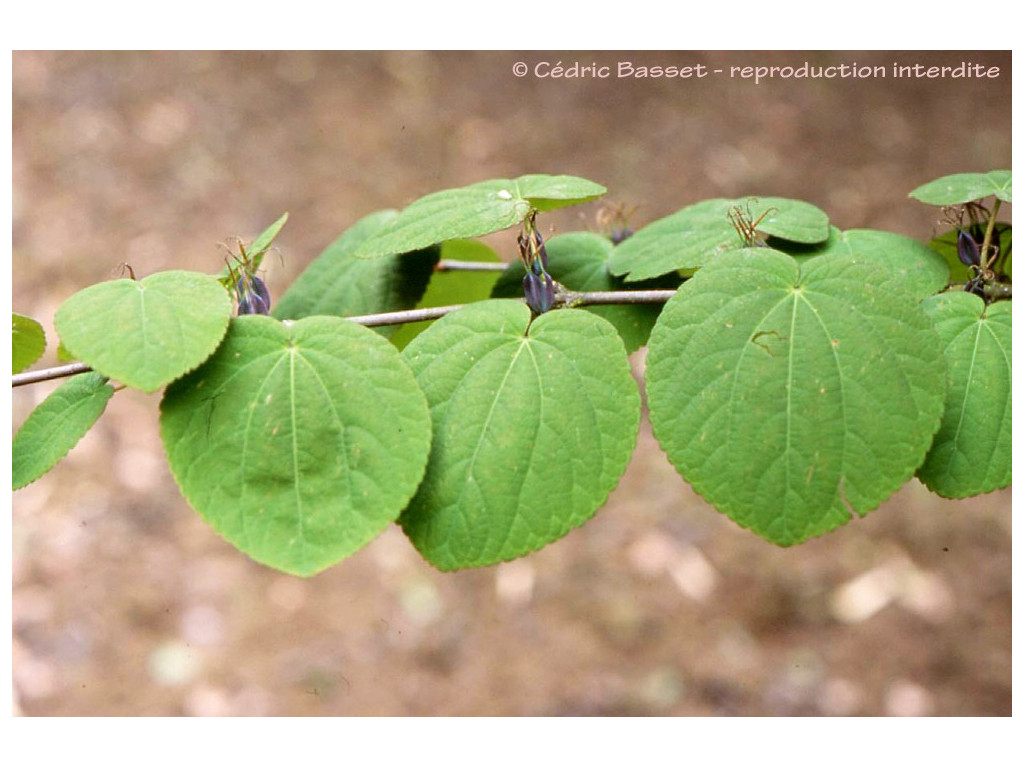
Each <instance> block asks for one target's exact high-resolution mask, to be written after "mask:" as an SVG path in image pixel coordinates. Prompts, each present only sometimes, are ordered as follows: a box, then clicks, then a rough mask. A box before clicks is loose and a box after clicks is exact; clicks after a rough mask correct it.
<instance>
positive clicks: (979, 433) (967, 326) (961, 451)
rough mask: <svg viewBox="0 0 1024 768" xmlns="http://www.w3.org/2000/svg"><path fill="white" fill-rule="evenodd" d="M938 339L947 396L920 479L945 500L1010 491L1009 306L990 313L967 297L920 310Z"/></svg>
mask: <svg viewBox="0 0 1024 768" xmlns="http://www.w3.org/2000/svg"><path fill="white" fill-rule="evenodd" d="M923 306H924V310H925V312H926V313H927V314H928V316H929V317H930V318H931V319H932V321H933V322H934V323H935V328H936V330H937V331H938V332H939V336H940V337H941V339H942V344H943V347H944V351H945V355H946V364H947V367H948V369H949V381H950V386H949V392H948V394H947V396H946V410H945V413H944V415H943V417H942V425H941V426H940V427H939V432H938V434H937V435H935V442H934V443H932V447H931V450H930V451H929V452H928V456H927V458H926V459H925V462H924V465H923V466H922V467H921V468H920V469H919V470H918V473H917V476H918V477H919V478H921V480H922V481H923V482H924V483H925V485H927V486H928V487H929V488H930V489H931V490H932V491H934V492H935V493H937V494H939V495H940V496H945V497H947V498H963V497H965V496H974V495H976V494H979V493H988V492H989V491H994V490H996V489H997V488H1003V487H1005V486H1007V485H1009V484H1010V476H1011V467H1010V458H1011V440H1010V423H1011V407H1010V404H1011V388H1010V383H1011V365H1010V357H1011V355H1010V348H1011V328H1010V325H1011V322H1010V321H1011V315H1010V307H1011V302H1008V301H1002V302H998V303H996V304H992V305H991V306H989V307H988V308H987V309H986V308H985V302H983V301H982V300H981V299H980V298H978V297H977V296H972V295H971V294H969V293H965V292H955V293H944V294H941V295H939V296H934V297H932V298H930V299H928V300H926V301H925V302H924V305H923Z"/></svg>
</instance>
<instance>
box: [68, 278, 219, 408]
mask: <svg viewBox="0 0 1024 768" xmlns="http://www.w3.org/2000/svg"><path fill="white" fill-rule="evenodd" d="M231 306H232V305H231V298H230V297H229V296H228V294H227V292H226V291H225V290H224V288H223V287H222V286H221V285H220V284H219V283H218V282H217V279H216V278H213V277H210V276H209V275H203V274H200V273H198V272H185V271H180V270H175V271H170V272H157V273H156V274H154V275H150V276H149V277H147V278H145V279H144V280H140V281H135V280H111V281H108V282H105V283H97V284H96V285H92V286H90V287H88V288H86V289H84V290H82V291H79V292H78V293H76V294H74V295H73V296H71V298H69V299H68V300H67V301H65V302H64V303H63V304H62V305H61V306H60V308H59V309H58V310H57V316H56V318H55V322H56V326H57V333H58V334H59V335H60V338H61V341H62V342H63V344H64V346H65V348H66V349H67V351H68V352H70V353H71V355H72V356H74V357H75V358H76V359H77V360H81V361H82V362H83V363H86V364H88V365H90V366H91V367H93V368H95V369H96V370H97V371H99V372H101V373H103V374H104V375H106V376H108V377H110V378H112V379H117V380H118V381H121V382H123V383H124V384H127V385H128V386H130V387H135V388H137V389H141V390H142V391H144V392H154V391H156V390H157V389H159V388H160V387H162V386H164V385H165V384H168V383H169V382H171V381H174V380H175V379H177V378H179V377H180V376H182V375H184V374H185V373H187V372H188V371H190V370H192V369H193V368H195V367H196V366H197V365H199V364H200V363H201V362H203V360H205V359H206V358H207V357H209V356H210V354H211V353H212V352H213V350H215V349H216V348H217V345H218V344H219V343H220V340H221V339H222V338H224V332H225V331H226V330H227V326H228V321H229V320H230V319H231Z"/></svg>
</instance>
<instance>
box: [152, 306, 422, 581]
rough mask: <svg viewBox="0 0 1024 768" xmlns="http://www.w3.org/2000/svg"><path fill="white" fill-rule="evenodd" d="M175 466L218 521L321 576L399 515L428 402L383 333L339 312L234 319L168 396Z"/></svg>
mask: <svg viewBox="0 0 1024 768" xmlns="http://www.w3.org/2000/svg"><path fill="white" fill-rule="evenodd" d="M160 427H161V433H162V436H163V441H164V446H165V447H166V449H167V457H168V460H169V462H170V466H171V471H172V472H173V473H174V477H175V479H176V480H177V481H178V485H179V486H180V487H181V490H182V492H183V493H184V495H185V498H186V499H188V501H189V503H190V504H191V505H192V507H193V508H194V509H196V510H197V511H198V512H199V513H200V514H201V515H202V516H203V517H204V518H205V519H206V520H207V522H209V523H210V525H211V526H213V528H214V529H215V530H216V531H218V532H219V533H220V534H221V535H222V536H223V537H224V538H225V539H227V540H228V541H230V542H231V543H232V544H234V545H235V546H236V547H238V548H239V549H240V550H242V551H243V552H245V553H246V554H247V555H249V556H250V557H252V558H253V559H254V560H257V561H259V562H261V563H264V564H266V565H269V566H271V567H272V568H277V569H279V570H282V571H285V572H286V573H292V574H296V575H299V576H308V575H311V574H313V573H316V572H317V571H320V570H322V569H324V568H326V567H328V566H330V565H333V564H334V563H337V562H339V561H340V560H342V559H344V558H345V557H347V556H348V555H350V554H352V553H353V552H355V551H356V550H358V549H359V548H361V547H362V546H363V545H365V544H366V543H367V542H369V541H370V540H371V539H372V538H373V537H375V536H376V535H377V534H379V533H380V532H381V531H382V530H383V529H384V528H385V527H386V526H387V524H388V523H389V522H391V521H393V520H395V519H396V518H397V517H398V515H399V513H400V512H401V511H402V509H403V507H404V506H405V504H406V502H407V501H408V500H409V498H410V497H411V496H412V494H413V492H414V491H415V490H416V486H417V484H418V483H419V481H420V478H421V477H422V476H423V469H424V467H425V465H426V460H427V452H428V449H429V446H430V416H429V414H428V412H427V406H426V401H425V400H424V398H423V393H422V392H420V390H419V388H418V387H417V385H416V381H415V379H414V378H413V376H412V373H411V372H410V371H409V368H408V367H407V366H406V365H405V363H403V362H402V360H401V358H400V357H399V355H398V351H397V350H395V348H394V347H392V346H391V345H390V344H389V343H388V342H387V341H386V340H385V339H384V338H383V337H381V336H380V335H378V334H376V333H373V332H372V331H370V330H369V329H367V328H364V327H362V326H360V325H357V324H356V323H353V322H351V321H348V320H343V319H341V318H337V317H310V318H306V319H304V320H298V321H296V322H294V323H291V322H285V323H281V322H278V321H277V320H274V319H273V318H270V317H266V316H260V315H247V316H244V317H238V318H235V319H234V320H233V321H232V323H231V329H230V331H229V333H228V335H227V337H226V338H225V339H224V343H223V344H221V346H220V347H219V348H218V349H217V352H216V353H215V354H214V355H213V357H211V358H210V359H209V360H208V361H207V362H206V363H205V364H203V366H202V367H200V368H199V369H197V370H196V371H194V372H193V373H191V374H190V375H189V376H187V377H185V378H184V379H181V380H180V381H177V382H175V383H174V384H172V385H171V386H170V387H168V388H167V391H166V393H165V395H164V399H163V403H162V404H161V417H160Z"/></svg>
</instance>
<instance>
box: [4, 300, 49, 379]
mask: <svg viewBox="0 0 1024 768" xmlns="http://www.w3.org/2000/svg"><path fill="white" fill-rule="evenodd" d="M11 318H12V319H13V336H12V338H11V363H12V367H13V369H14V373H21V372H22V371H24V370H25V369H26V368H28V367H29V366H30V365H32V363H34V362H35V361H36V360H38V359H39V358H40V357H42V355H43V351H44V350H45V349H46V332H45V331H43V326H41V325H40V324H39V322H38V321H36V320H33V319H32V318H31V317H26V316H25V315H19V314H16V313H14V312H12V313H11Z"/></svg>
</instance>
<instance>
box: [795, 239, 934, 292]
mask: <svg viewBox="0 0 1024 768" xmlns="http://www.w3.org/2000/svg"><path fill="white" fill-rule="evenodd" d="M780 250H785V249H784V248H780ZM791 255H794V256H796V254H791ZM825 256H844V257H846V258H848V259H850V260H852V261H857V262H862V263H864V264H869V265H872V266H873V267H874V268H875V278H874V281H875V282H876V283H879V284H881V283H882V282H883V281H885V280H886V279H888V278H891V279H893V280H897V281H899V282H900V283H901V284H902V285H903V288H904V290H906V291H908V292H909V293H911V294H912V295H914V296H916V297H917V298H919V299H923V298H925V297H926V296H931V295H932V294H935V293H938V292H939V291H941V290H942V289H943V288H945V287H946V285H947V284H948V283H949V265H948V264H947V263H946V259H945V258H944V257H943V255H942V254H941V253H939V252H937V251H935V250H934V249H932V248H930V247H928V246H927V245H924V244H923V243H920V242H918V241H917V240H914V239H913V238H910V237H905V236H904V235H897V234H895V233H893V232H882V231H879V230H875V229H848V230H846V231H845V232H844V231H841V230H839V229H838V228H836V227H832V234H831V235H830V236H829V239H828V240H827V241H825V243H823V244H822V245H821V246H819V247H817V248H815V249H813V250H811V251H804V252H803V253H801V254H800V255H799V257H798V258H808V257H810V258H814V257H825Z"/></svg>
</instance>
